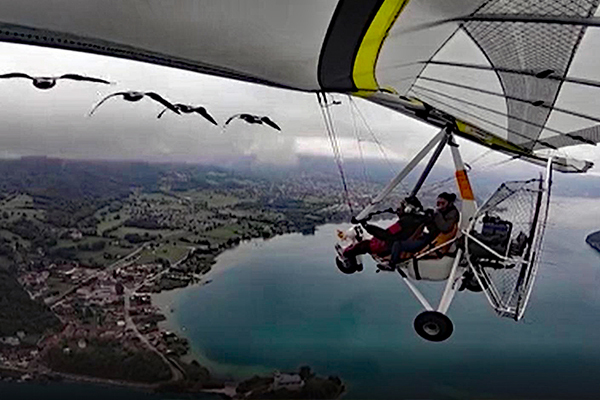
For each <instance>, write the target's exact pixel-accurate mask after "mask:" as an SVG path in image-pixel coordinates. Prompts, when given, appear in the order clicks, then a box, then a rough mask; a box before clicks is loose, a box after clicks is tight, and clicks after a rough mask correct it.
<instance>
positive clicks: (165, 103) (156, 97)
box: [144, 92, 181, 114]
mask: <svg viewBox="0 0 600 400" xmlns="http://www.w3.org/2000/svg"><path fill="white" fill-rule="evenodd" d="M144 94H145V95H146V96H148V97H150V98H151V99H152V100H154V101H157V102H159V103H160V104H162V105H163V106H165V107H167V108H168V109H169V110H171V111H173V112H174V113H175V114H181V113H180V112H179V110H178V109H177V107H175V106H174V105H173V104H171V103H170V102H169V101H167V100H165V99H164V98H163V97H162V96H161V95H160V94H158V93H154V92H146V93H144Z"/></svg>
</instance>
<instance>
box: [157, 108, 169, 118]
mask: <svg viewBox="0 0 600 400" xmlns="http://www.w3.org/2000/svg"><path fill="white" fill-rule="evenodd" d="M167 110H168V108H165V109H164V110H162V111H161V112H160V113H158V115H157V116H156V118H160V117H162V116H163V115H164V114H165V113H166V112H167Z"/></svg>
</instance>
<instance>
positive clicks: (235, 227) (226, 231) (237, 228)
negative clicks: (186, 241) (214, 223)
mask: <svg viewBox="0 0 600 400" xmlns="http://www.w3.org/2000/svg"><path fill="white" fill-rule="evenodd" d="M242 230H243V227H242V226H241V225H240V224H231V225H224V226H220V227H218V228H215V229H213V230H211V231H207V232H205V233H204V236H206V237H208V238H214V239H218V240H223V241H225V240H227V239H229V238H231V237H233V236H235V235H238V234H239V233H241V232H242Z"/></svg>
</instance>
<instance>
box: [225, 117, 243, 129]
mask: <svg viewBox="0 0 600 400" xmlns="http://www.w3.org/2000/svg"><path fill="white" fill-rule="evenodd" d="M242 115H243V114H235V115H232V116H231V117H229V119H227V121H225V123H224V124H223V126H224V127H225V126H227V125H229V123H230V122H231V121H233V120H234V119H236V118H239V117H241V116H242Z"/></svg>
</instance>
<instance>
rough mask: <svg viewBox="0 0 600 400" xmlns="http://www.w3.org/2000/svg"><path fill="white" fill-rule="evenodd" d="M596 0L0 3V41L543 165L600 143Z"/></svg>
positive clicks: (578, 166) (570, 163)
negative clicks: (390, 123)
mask: <svg viewBox="0 0 600 400" xmlns="http://www.w3.org/2000/svg"><path fill="white" fill-rule="evenodd" d="M599 2H600V0H540V1H530V0H511V1H506V0H444V1H439V0H361V1H352V0H302V1H296V0H244V1H243V2H241V1H238V0H219V1H198V0H178V1H177V2H166V1H162V0H129V1H117V0H97V1H93V2H84V1H79V0H20V1H18V2H15V1H12V0H0V40H3V41H10V42H17V43H27V44H36V45H43V46H51V47H58V48H66V49H72V50H78V51H85V52H91V53H98V54H105V55H110V56H116V57H123V58H129V59H133V60H139V61H145V62H150V63H154V64H160V65H166V66H170V67H175V68H181V69H186V70H191V71H197V72H202V73H207V74H212V75H216V76H221V77H227V78H232V79H237V80H242V81H247V82H254V83H259V84H264V85H269V86H275V87H281V88H288V89H294V90H301V91H312V92H317V91H325V92H341V93H352V94H354V95H356V96H361V97H364V98H367V99H368V100H370V101H373V102H375V103H378V104H381V105H383V106H385V107H388V108H391V109H394V110H397V111H399V112H402V113H404V114H407V115H410V116H412V117H414V118H417V119H420V120H423V121H425V122H428V123H431V124H434V125H445V124H448V123H450V124H454V125H455V126H456V127H457V128H458V131H459V134H460V135H461V136H463V137H465V138H468V139H471V140H473V141H476V142H478V143H481V144H483V145H485V146H488V147H491V148H494V149H496V150H499V151H503V152H505V153H507V154H512V155H514V156H517V157H521V158H523V159H527V160H531V161H533V162H537V161H540V162H541V161H543V160H544V158H545V156H544V155H542V153H540V150H547V149H556V148H560V147H564V146H571V145H578V144H587V145H593V144H595V143H597V142H600V135H599V134H598V133H597V131H598V129H599V128H598V127H599V126H600V109H599V108H598V107H597V106H596V105H597V99H598V98H599V95H600V69H598V68H597V65H598V63H599V62H600V52H599V51H598V50H597V49H598V48H600V18H599V17H598V14H599V12H598V5H599ZM561 160H562V161H560V162H558V163H557V164H556V168H557V169H560V170H565V171H571V172H575V171H577V172H582V171H585V170H587V169H589V168H590V167H591V164H590V163H587V162H577V161H574V160H569V159H561Z"/></svg>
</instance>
